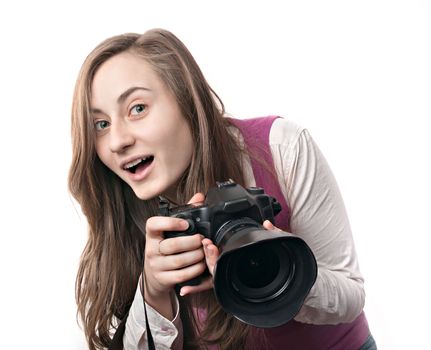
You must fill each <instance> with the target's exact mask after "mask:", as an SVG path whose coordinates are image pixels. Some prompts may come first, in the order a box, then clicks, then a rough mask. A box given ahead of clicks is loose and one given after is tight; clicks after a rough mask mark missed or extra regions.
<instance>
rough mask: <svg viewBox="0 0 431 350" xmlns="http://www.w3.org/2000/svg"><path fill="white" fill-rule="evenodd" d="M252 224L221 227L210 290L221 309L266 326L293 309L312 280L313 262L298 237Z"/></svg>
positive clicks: (289, 316) (282, 319)
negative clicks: (218, 254) (220, 252)
mask: <svg viewBox="0 0 431 350" xmlns="http://www.w3.org/2000/svg"><path fill="white" fill-rule="evenodd" d="M239 221H240V220H239ZM258 226H259V227H256V223H254V224H250V225H247V224H244V222H243V221H241V222H240V223H239V224H237V225H235V223H230V224H229V227H228V228H227V229H226V228H225V229H224V230H223V234H222V235H223V238H222V239H219V241H220V243H221V244H219V248H220V250H221V251H222V254H221V255H220V257H219V259H218V261H217V264H216V267H215V271H214V290H215V294H216V297H217V299H218V301H219V303H220V304H221V306H222V307H223V309H225V311H227V312H229V313H231V314H233V315H234V316H235V317H236V318H238V319H239V320H241V321H242V322H245V323H247V324H250V325H253V326H256V327H261V328H271V327H277V326H280V325H283V324H285V323H287V322H288V321H290V320H291V319H292V318H293V317H295V315H296V314H297V313H298V312H299V310H300V308H301V306H302V304H303V302H304V299H305V297H306V296H307V295H308V293H309V291H310V289H311V287H312V286H313V284H314V282H315V280H316V277H317V264H316V260H315V258H314V255H313V253H312V252H311V250H310V248H309V247H308V246H307V244H306V243H305V242H304V241H303V240H302V239H300V238H298V237H295V236H293V235H292V234H290V233H287V232H283V231H281V232H278V231H269V230H265V229H264V228H263V227H262V226H260V225H258ZM219 238H220V235H219Z"/></svg>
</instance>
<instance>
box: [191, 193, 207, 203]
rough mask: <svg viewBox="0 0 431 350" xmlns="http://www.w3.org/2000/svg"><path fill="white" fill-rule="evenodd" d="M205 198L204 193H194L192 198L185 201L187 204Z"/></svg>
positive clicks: (201, 200)
mask: <svg viewBox="0 0 431 350" xmlns="http://www.w3.org/2000/svg"><path fill="white" fill-rule="evenodd" d="M204 200H205V195H204V194H203V193H200V192H198V193H195V194H194V195H193V197H192V198H190V200H189V201H188V202H187V204H193V203H199V202H203V201H204Z"/></svg>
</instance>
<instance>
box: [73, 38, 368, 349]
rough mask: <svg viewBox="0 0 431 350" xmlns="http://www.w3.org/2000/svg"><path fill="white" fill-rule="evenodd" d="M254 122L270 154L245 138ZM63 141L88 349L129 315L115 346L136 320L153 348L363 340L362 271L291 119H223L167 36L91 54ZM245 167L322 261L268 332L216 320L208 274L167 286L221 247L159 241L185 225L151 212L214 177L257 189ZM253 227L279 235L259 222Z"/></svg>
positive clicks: (324, 170)
mask: <svg viewBox="0 0 431 350" xmlns="http://www.w3.org/2000/svg"><path fill="white" fill-rule="evenodd" d="M261 123H263V124H261ZM262 125H264V126H263V128H261V126H262ZM265 125H266V126H265ZM264 128H266V129H267V131H268V132H267V135H266V136H265V137H267V139H268V140H267V141H268V142H267V143H268V152H267V153H265V152H264V151H263V152H260V151H259V150H260V149H261V147H254V146H256V145H254V146H253V137H254V136H251V137H250V135H249V134H250V132H252V133H253V132H254V133H256V132H259V133H260V130H263V129H264ZM245 135H249V136H248V137H247V138H245ZM72 141H73V159H72V164H71V167H70V173H69V188H70V191H71V193H72V194H73V196H74V197H75V198H76V200H77V201H78V202H79V203H80V205H81V207H82V210H83V213H84V214H85V215H86V217H87V220H88V224H89V238H88V243H87V245H86V247H85V249H84V252H83V254H82V259H81V263H80V267H79V271H78V276H77V284H76V295H77V303H78V312H79V314H80V316H81V319H82V322H83V325H84V329H85V334H86V337H87V340H88V344H89V347H90V349H103V348H106V347H108V346H109V345H110V343H111V338H112V335H113V333H114V332H115V328H116V327H117V325H118V323H119V321H120V320H122V319H125V318H126V317H127V321H126V326H125V334H124V338H123V341H124V346H125V348H126V349H146V347H147V341H148V340H147V339H148V334H147V333H148V332H147V325H149V326H150V329H151V333H152V338H153V339H154V343H155V346H156V348H157V349H169V348H175V349H181V348H184V349H201V348H211V347H214V346H215V348H220V349H244V348H246V349H249V348H250V349H252V348H256V349H264V348H268V349H271V348H283V347H282V346H281V345H280V344H286V346H287V345H288V344H289V348H292V349H295V348H298V349H305V348H307V349H313V348H316V349H326V348H334V349H359V348H361V346H365V345H364V343H365V342H366V340H367V338H368V337H369V330H368V326H367V322H366V319H365V316H364V314H363V312H362V309H363V305H364V298H365V296H364V289H363V278H362V276H361V274H360V271H359V267H358V262H357V256H356V253H355V249H354V244H353V239H352V236H351V232H350V228H349V223H348V219H347V215H346V213H345V209H344V206H343V202H342V199H341V195H340V193H339V192H338V189H337V185H336V182H335V180H334V178H333V176H332V174H331V171H330V169H329V167H328V165H327V163H326V162H325V160H324V157H323V156H322V154H321V153H320V151H319V149H318V148H317V146H316V145H315V143H314V142H313V140H312V139H311V137H310V135H309V133H308V132H307V130H305V129H303V128H301V127H299V126H297V125H295V124H293V123H292V122H290V121H287V120H284V119H282V118H261V119H257V120H256V124H248V126H247V125H246V124H241V121H238V120H234V119H232V118H227V117H226V115H225V111H224V106H223V104H222V102H221V100H220V99H219V98H218V96H217V95H216V94H215V92H214V91H213V90H212V89H211V88H210V86H209V85H208V83H207V82H206V80H205V78H204V76H203V75H202V73H201V71H200V69H199V67H198V66H197V64H196V62H195V60H194V59H193V57H192V56H191V54H190V53H189V51H188V50H187V48H186V47H185V46H184V45H183V43H182V42H181V41H179V40H178V38H176V37H175V36H174V35H173V34H172V33H170V32H168V31H165V30H150V31H148V32H146V33H145V34H143V35H138V34H124V35H119V36H115V37H112V38H109V39H107V40H106V41H104V42H102V43H101V44H100V45H99V46H97V47H96V48H95V49H94V50H93V51H92V52H91V53H90V55H89V56H88V57H87V59H86V60H85V62H84V64H83V66H82V69H81V71H80V73H79V77H78V80H77V83H76V88H75V93H74V99H73V110H72ZM268 155H269V156H268ZM253 164H261V168H262V169H266V170H267V171H268V170H269V172H270V173H271V169H273V170H272V175H273V176H268V177H262V176H261V177H260V178H261V179H263V180H259V182H260V183H259V185H263V186H262V187H264V188H265V189H266V186H267V187H271V186H274V183H271V180H270V179H271V178H273V179H276V183H277V184H276V187H277V188H278V189H279V192H278V193H280V196H281V197H283V198H282V200H283V203H286V205H285V206H288V208H286V209H285V210H284V213H285V214H284V215H285V221H284V222H282V221H280V222H278V221H276V224H277V226H279V227H280V228H281V229H283V230H285V231H287V230H289V232H292V233H293V234H295V235H298V236H299V237H301V238H302V239H304V240H305V241H306V242H307V244H308V245H309V246H310V247H311V249H312V250H313V252H314V254H315V256H316V260H317V262H318V266H319V271H318V277H317V280H316V282H315V284H314V286H313V288H312V289H311V291H310V293H309V294H308V296H307V298H306V300H305V302H304V304H303V306H302V308H301V310H300V312H299V313H298V314H297V315H296V317H295V319H294V320H292V321H290V322H289V323H288V324H286V325H285V326H282V327H278V328H274V329H267V330H262V329H260V330H259V329H256V328H254V327H252V326H249V325H246V324H244V323H241V322H240V321H238V320H237V319H236V318H234V317H232V316H231V315H228V314H226V313H225V312H224V310H223V309H222V308H221V307H220V305H219V304H218V303H217V301H216V299H215V297H214V294H213V293H212V280H211V278H207V279H205V280H204V281H203V282H202V283H201V284H200V285H198V286H185V287H182V288H181V290H180V292H179V294H176V293H175V285H177V284H178V283H181V282H185V281H188V280H190V279H191V278H194V277H196V276H199V275H201V274H202V272H203V271H204V270H205V269H206V268H208V270H209V271H210V272H211V273H212V272H213V269H214V265H215V263H216V261H217V257H218V256H219V250H218V248H217V247H216V246H215V245H214V244H213V243H212V242H211V241H210V240H209V239H208V238H204V237H203V236H202V235H200V234H199V233H197V234H194V235H190V236H186V237H176V238H169V239H164V235H163V233H164V232H166V231H181V230H184V229H186V228H187V226H188V223H187V222H186V221H185V220H182V219H176V218H171V217H161V216H159V215H158V204H159V196H163V197H165V198H167V199H169V200H170V201H171V202H173V203H178V204H184V203H185V202H191V203H194V202H200V201H202V200H204V194H205V193H206V192H207V190H208V189H209V188H210V187H213V186H214V185H215V183H216V181H224V180H226V179H233V180H234V181H235V182H236V183H238V184H240V185H242V186H244V187H249V186H254V185H255V184H256V183H257V172H256V171H255V168H254V167H253ZM278 199H279V198H278ZM288 214H289V215H288ZM264 226H265V228H266V229H268V230H270V229H276V228H275V227H274V226H273V225H272V224H271V223H270V222H269V221H267V222H265V224H264ZM143 277H144V278H143ZM141 290H142V291H141ZM142 292H143V293H142ZM143 294H144V297H143ZM144 299H145V300H144ZM196 310H199V312H196ZM262 339H264V340H263V341H262ZM257 340H259V341H257ZM368 343H369V341H368ZM280 346H281V347H280ZM371 348H372V347H371Z"/></svg>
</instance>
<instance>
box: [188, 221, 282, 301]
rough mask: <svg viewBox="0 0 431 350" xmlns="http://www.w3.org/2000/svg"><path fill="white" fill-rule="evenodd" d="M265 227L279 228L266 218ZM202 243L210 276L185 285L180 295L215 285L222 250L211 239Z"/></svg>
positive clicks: (206, 239) (201, 290)
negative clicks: (216, 270)
mask: <svg viewBox="0 0 431 350" xmlns="http://www.w3.org/2000/svg"><path fill="white" fill-rule="evenodd" d="M263 227H264V228H265V229H267V230H277V231H280V229H279V228H277V227H275V226H274V225H273V224H272V223H271V221H269V220H265V221H264V223H263ZM202 245H203V247H204V253H205V261H206V264H207V267H208V271H209V272H210V276H207V277H205V279H204V280H203V281H202V282H201V283H200V284H199V285H197V286H184V287H182V288H181V290H180V295H182V296H184V295H186V294H192V293H198V292H203V291H205V290H208V289H211V288H212V287H213V286H214V285H213V276H214V268H215V265H216V263H217V259H218V257H219V256H220V251H219V249H218V247H217V246H216V245H215V244H214V243H213V242H212V241H211V240H210V239H209V238H204V239H203V240H202Z"/></svg>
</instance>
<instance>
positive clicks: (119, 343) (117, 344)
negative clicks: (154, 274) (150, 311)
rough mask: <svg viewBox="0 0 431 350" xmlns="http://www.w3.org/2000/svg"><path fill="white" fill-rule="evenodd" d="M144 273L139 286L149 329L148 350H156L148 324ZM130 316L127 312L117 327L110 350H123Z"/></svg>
mask: <svg viewBox="0 0 431 350" xmlns="http://www.w3.org/2000/svg"><path fill="white" fill-rule="evenodd" d="M144 278H145V276H144V273H142V278H141V281H140V283H139V286H140V288H141V293H142V298H143V300H144V314H145V324H146V327H147V341H148V350H155V349H156V348H155V346H154V340H153V335H152V334H151V330H150V324H149V322H148V316H147V307H146V305H145V288H144V281H143V280H144ZM128 316H129V312H127V314H126V316H124V318H123V319H122V320H121V322H120V324H119V325H118V327H117V330H116V331H115V334H114V337H113V338H112V341H111V345H110V346H109V348H108V349H109V350H123V349H124V346H123V336H124V332H125V331H126V321H127V317H128Z"/></svg>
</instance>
